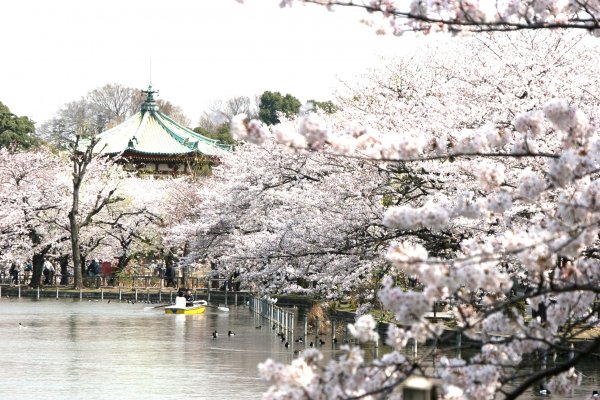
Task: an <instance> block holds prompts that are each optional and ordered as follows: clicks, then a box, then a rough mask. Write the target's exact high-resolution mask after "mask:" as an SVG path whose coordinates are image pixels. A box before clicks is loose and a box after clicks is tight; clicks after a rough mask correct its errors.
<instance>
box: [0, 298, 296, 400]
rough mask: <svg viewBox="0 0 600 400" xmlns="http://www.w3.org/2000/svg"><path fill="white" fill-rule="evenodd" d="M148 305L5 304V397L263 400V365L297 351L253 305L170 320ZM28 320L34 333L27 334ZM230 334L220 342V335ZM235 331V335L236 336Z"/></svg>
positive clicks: (0, 376)
mask: <svg viewBox="0 0 600 400" xmlns="http://www.w3.org/2000/svg"><path fill="white" fill-rule="evenodd" d="M145 307H147V306H146V305H144V304H135V305H131V304H126V303H116V302H112V303H110V304H108V303H106V302H104V303H102V302H87V301H83V302H80V301H79V300H77V301H71V300H61V301H52V300H42V301H32V300H30V299H21V300H12V299H11V300H6V299H3V300H1V301H0V332H2V345H3V350H4V351H3V353H4V366H3V368H2V369H1V370H0V382H3V383H4V389H7V385H8V389H9V390H3V392H4V393H8V395H7V396H6V395H5V394H3V395H2V397H3V398H4V399H7V398H10V399H13V398H14V399H17V398H18V399H21V398H44V399H65V398H69V399H84V398H85V399H109V398H110V399H113V398H119V399H133V398H140V397H142V396H143V397H145V398H161V399H181V398H182V396H185V397H188V398H192V399H232V398H240V397H241V396H243V397H244V398H260V396H261V393H262V392H263V391H264V390H265V387H266V386H265V384H264V382H262V381H261V380H260V379H258V377H257V369H256V365H257V363H259V362H261V361H264V360H265V359H266V358H267V357H271V358H274V359H276V360H279V361H284V362H289V361H291V359H292V354H291V352H290V351H289V350H287V349H285V348H284V347H283V346H281V344H280V343H279V342H277V341H276V340H275V339H276V338H275V337H274V335H272V333H271V332H270V331H269V330H267V329H260V330H257V329H255V328H254V326H255V325H254V324H253V316H252V314H251V313H249V312H248V310H247V309H246V308H237V309H236V308H231V312H230V313H222V312H219V311H212V310H210V311H207V312H206V313H205V314H203V315H188V316H186V315H165V314H164V312H163V310H162V309H155V310H144V308H145ZM19 322H21V323H22V324H23V325H24V326H27V328H21V329H20V328H19V325H18V324H19ZM214 330H217V331H218V332H220V333H221V334H220V335H219V337H218V339H216V340H213V339H212V336H211V332H212V331H214ZM228 330H232V331H234V332H236V336H234V337H228V336H227V331H228Z"/></svg>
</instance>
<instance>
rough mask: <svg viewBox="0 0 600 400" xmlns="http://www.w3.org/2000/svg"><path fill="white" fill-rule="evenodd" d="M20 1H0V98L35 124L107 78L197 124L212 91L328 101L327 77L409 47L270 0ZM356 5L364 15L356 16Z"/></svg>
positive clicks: (348, 19) (351, 22) (331, 16)
mask: <svg viewBox="0 0 600 400" xmlns="http://www.w3.org/2000/svg"><path fill="white" fill-rule="evenodd" d="M246 3H247V4H246V5H242V4H239V3H237V2H235V1H234V0H172V1H158V0H126V1H125V0H103V1H95V2H91V1H81V0H52V1H48V0H18V1H6V2H3V3H2V7H1V16H2V17H1V22H0V35H1V37H2V44H3V46H2V48H1V50H0V101H2V102H3V103H4V104H6V105H7V106H8V107H9V108H10V109H11V111H12V112H13V113H15V114H17V115H27V116H30V117H31V118H33V119H34V121H35V122H36V123H38V124H39V123H42V122H43V121H45V120H46V119H48V118H50V117H52V115H53V114H54V113H55V112H56V111H57V110H58V109H59V108H60V107H61V106H62V105H63V104H64V103H66V102H69V101H73V100H76V99H79V98H80V97H82V96H83V95H85V94H86V93H87V92H88V91H90V90H92V89H95V88H97V87H100V86H102V85H104V84H107V83H120V84H123V85H126V86H131V87H136V88H140V89H144V88H146V87H147V86H148V83H149V80H150V59H152V83H153V86H154V87H155V88H156V89H158V90H160V98H163V99H165V100H169V101H171V102H172V103H174V104H176V105H179V106H181V107H182V108H183V110H184V112H185V113H186V115H187V116H188V117H190V118H191V119H192V124H195V123H196V122H197V120H198V117H199V116H200V114H201V113H202V111H203V110H204V109H206V107H207V106H208V105H209V104H210V103H211V102H212V101H213V100H214V99H218V98H223V99H225V98H228V97H231V96H234V95H254V94H260V93H262V92H263V91H265V90H272V91H280V92H283V93H291V94H293V95H295V96H296V97H298V98H300V100H302V101H305V100H307V99H309V98H315V99H318V100H326V99H330V98H332V93H333V91H334V88H335V86H336V84H337V79H336V77H349V76H352V75H355V74H357V73H359V72H361V71H363V70H364V69H365V68H366V67H368V66H369V65H370V64H373V63H374V62H375V60H376V59H377V55H390V54H392V53H396V54H399V53H401V52H403V51H405V50H406V49H408V48H411V47H412V46H414V41H412V40H411V39H409V38H408V37H402V38H393V37H382V36H377V35H375V34H374V32H373V30H372V29H371V28H368V27H366V26H364V25H362V24H360V23H358V22H357V21H358V20H359V18H360V17H364V16H366V14H364V13H363V12H360V13H359V12H358V10H355V11H354V12H353V11H352V10H340V11H336V12H333V13H332V12H328V11H326V10H325V9H324V8H322V7H316V6H312V5H311V6H295V7H293V8H292V9H289V8H287V9H281V8H279V7H278V3H279V2H278V1H277V0H254V1H252V0H247V1H246ZM363 14H364V15H363Z"/></svg>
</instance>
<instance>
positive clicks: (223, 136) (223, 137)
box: [194, 122, 236, 144]
mask: <svg viewBox="0 0 600 400" xmlns="http://www.w3.org/2000/svg"><path fill="white" fill-rule="evenodd" d="M229 128H230V125H229V123H228V122H225V123H223V124H221V125H219V126H217V128H216V131H215V132H210V131H209V130H208V129H206V128H203V127H201V126H198V127H196V128H194V132H196V133H199V134H201V135H202V136H205V137H207V138H210V139H215V140H218V141H219V142H221V143H225V144H236V142H235V140H233V137H231V132H230V131H229V130H230V129H229Z"/></svg>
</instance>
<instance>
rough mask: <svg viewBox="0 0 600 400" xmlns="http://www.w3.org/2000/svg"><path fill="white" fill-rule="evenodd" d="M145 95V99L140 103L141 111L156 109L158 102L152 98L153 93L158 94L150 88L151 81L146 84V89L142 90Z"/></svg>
mask: <svg viewBox="0 0 600 400" xmlns="http://www.w3.org/2000/svg"><path fill="white" fill-rule="evenodd" d="M142 93H144V94H145V95H146V101H144V103H143V104H142V111H158V104H156V101H155V100H154V94H155V93H156V95H158V90H153V89H152V83H150V85H148V90H142Z"/></svg>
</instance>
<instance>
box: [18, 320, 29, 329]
mask: <svg viewBox="0 0 600 400" xmlns="http://www.w3.org/2000/svg"><path fill="white" fill-rule="evenodd" d="M19 329H27V327H26V326H25V325H22V324H21V323H20V322H19Z"/></svg>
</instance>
